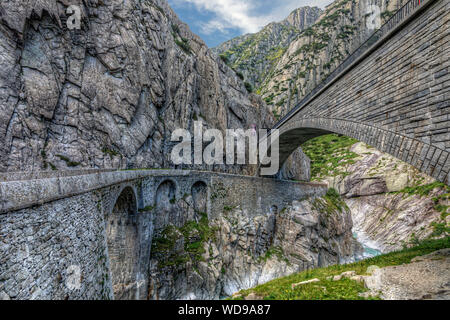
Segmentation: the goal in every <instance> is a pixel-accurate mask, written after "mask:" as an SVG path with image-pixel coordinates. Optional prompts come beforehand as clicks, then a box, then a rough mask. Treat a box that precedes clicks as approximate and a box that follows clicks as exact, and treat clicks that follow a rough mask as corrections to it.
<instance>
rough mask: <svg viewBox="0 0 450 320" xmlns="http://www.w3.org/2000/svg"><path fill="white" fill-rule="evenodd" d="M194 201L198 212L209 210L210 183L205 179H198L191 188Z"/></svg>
mask: <svg viewBox="0 0 450 320" xmlns="http://www.w3.org/2000/svg"><path fill="white" fill-rule="evenodd" d="M191 194H192V201H193V205H194V209H195V211H196V212H197V213H203V214H204V213H207V212H208V185H207V184H206V182H204V181H197V182H195V183H194V184H193V185H192V188H191Z"/></svg>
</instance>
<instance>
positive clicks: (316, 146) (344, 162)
mask: <svg viewBox="0 0 450 320" xmlns="http://www.w3.org/2000/svg"><path fill="white" fill-rule="evenodd" d="M357 142H358V140H356V139H353V138H349V137H346V136H340V135H337V134H329V135H324V136H320V137H317V138H315V139H311V140H309V141H307V142H306V143H304V144H303V145H302V149H303V151H304V152H305V154H306V155H307V156H308V157H309V158H310V159H311V180H313V181H321V180H323V179H325V178H326V177H337V176H342V177H346V176H348V175H350V174H352V172H351V170H349V167H350V166H351V165H352V164H355V162H356V161H357V158H358V157H359V155H358V154H356V153H355V152H353V151H351V150H350V149H351V147H352V146H353V145H354V144H355V143H357ZM369 148H371V147H369ZM372 149H373V148H372ZM383 159H384V158H383ZM399 162H400V160H399ZM372 170H375V172H376V168H375V167H374V168H372V169H371V170H370V172H372ZM393 173H394V174H395V172H393ZM422 180H423V179H421V178H420V177H419V176H417V179H416V178H415V179H414V182H412V185H411V186H409V187H406V188H404V189H403V190H401V191H398V192H393V193H397V194H403V197H404V198H407V197H411V196H419V197H431V195H430V193H431V192H432V191H433V190H435V189H440V190H442V192H441V194H440V195H438V196H436V197H433V198H432V200H433V202H434V209H435V210H436V211H438V212H440V213H441V220H440V221H438V222H434V223H433V224H432V226H433V228H434V230H435V231H434V234H433V236H442V235H444V234H445V235H449V234H450V226H449V225H448V224H447V222H446V218H447V216H448V215H450V205H449V200H450V187H449V186H447V185H445V184H444V183H441V182H437V181H436V182H432V183H428V184H424V182H423V181H422Z"/></svg>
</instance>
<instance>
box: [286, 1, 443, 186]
mask: <svg viewBox="0 0 450 320" xmlns="http://www.w3.org/2000/svg"><path fill="white" fill-rule="evenodd" d="M424 3H425V2H424ZM426 3H427V5H429V6H428V7H427V8H426V9H425V10H424V11H423V12H421V13H420V14H418V15H417V16H415V17H414V18H413V19H411V21H409V22H408V23H406V24H404V25H401V26H400V27H399V29H398V30H396V33H394V34H393V35H392V36H391V37H390V38H388V39H383V40H382V44H381V45H380V46H379V47H378V48H377V49H376V50H374V51H373V52H372V53H371V54H369V55H368V56H367V57H365V58H364V59H363V60H361V61H359V63H357V64H356V65H355V66H354V67H353V68H352V69H350V70H349V71H346V72H345V73H344V74H342V75H341V77H340V78H339V79H338V80H336V82H334V83H333V84H332V85H330V86H329V87H328V88H326V89H325V90H324V91H323V92H321V93H320V94H319V95H317V96H316V97H315V98H314V99H313V100H310V101H309V102H308V103H307V104H306V105H304V106H303V107H302V108H300V109H299V111H298V112H296V113H295V114H294V115H293V116H292V117H290V118H289V120H287V121H285V122H283V123H282V124H281V125H280V126H279V129H280V134H281V137H280V149H281V162H283V161H285V160H286V159H287V157H288V156H289V155H290V154H291V153H292V152H293V151H294V150H295V148H297V147H298V146H299V145H300V144H301V143H302V142H304V141H306V140H308V139H311V138H314V137H316V136H318V135H322V134H327V133H330V132H335V133H339V134H344V135H347V136H350V137H353V138H356V139H358V140H360V141H363V142H365V143H367V144H369V145H372V146H374V147H376V148H377V149H379V150H380V151H383V152H386V153H389V154H391V155H392V156H394V157H396V158H398V159H401V160H403V161H405V162H407V163H409V164H411V165H413V166H414V167H416V168H417V169H419V170H420V171H421V172H424V173H426V174H428V175H430V176H432V177H434V178H436V179H437V180H439V181H441V182H445V183H447V184H450V175H449V172H450V171H449V170H450V157H449V154H450V108H449V101H450V100H449V98H450V96H449V92H450V91H449V89H450V73H449V67H450V62H449V59H448V57H449V56H450V46H449V43H450V42H449V40H450V38H449V30H448V21H449V18H450V10H449V9H450V7H449V5H450V4H449V3H448V1H444V0H435V1H431V0H430V1H426Z"/></svg>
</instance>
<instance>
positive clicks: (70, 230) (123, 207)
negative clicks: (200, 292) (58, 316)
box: [0, 170, 327, 300]
mask: <svg viewBox="0 0 450 320" xmlns="http://www.w3.org/2000/svg"><path fill="white" fill-rule="evenodd" d="M42 176H43V177H45V178H42V179H34V180H20V179H19V180H16V178H17V177H16V175H15V174H12V176H11V177H9V178H8V177H7V175H6V176H5V177H4V178H5V179H4V180H6V181H3V182H0V203H1V207H0V208H1V211H0V298H2V299H71V300H72V299H114V298H115V299H146V298H147V292H148V281H149V277H150V275H149V274H148V272H149V271H148V270H149V268H148V267H149V265H148V264H149V260H150V254H151V244H152V237H153V225H154V224H153V222H154V219H155V218H164V217H159V216H158V210H157V208H158V207H159V203H160V202H161V201H166V200H168V201H170V202H172V201H173V202H176V201H180V200H182V199H184V198H186V197H188V196H192V197H193V199H194V202H195V206H196V208H197V209H198V210H203V208H204V209H206V211H207V212H206V213H207V214H208V216H209V217H210V218H211V219H214V218H217V217H219V216H220V215H221V214H222V213H223V212H224V210H225V211H226V210H228V208H241V209H242V210H243V211H244V212H245V213H246V214H247V215H249V216H252V215H253V216H256V215H263V214H265V213H267V212H271V211H273V210H282V209H283V208H285V207H286V206H288V205H289V204H290V203H292V201H294V200H301V199H305V198H309V197H316V196H322V195H324V194H325V193H326V190H327V188H326V186H324V185H321V184H310V183H296V182H289V181H279V180H275V179H262V178H254V177H247V176H236V175H227V174H218V173H210V172H198V171H182V170H136V171H104V172H95V173H89V172H87V173H86V174H84V175H76V176H73V175H70V174H64V173H60V172H54V173H46V174H43V175H42ZM10 180H14V181H10ZM203 185H204V186H206V189H205V190H206V191H205V192H206V193H205V194H206V199H201V197H202V196H201V194H202V186H203ZM166 186H167V188H166ZM199 194H200V196H199ZM155 208H156V209H155Z"/></svg>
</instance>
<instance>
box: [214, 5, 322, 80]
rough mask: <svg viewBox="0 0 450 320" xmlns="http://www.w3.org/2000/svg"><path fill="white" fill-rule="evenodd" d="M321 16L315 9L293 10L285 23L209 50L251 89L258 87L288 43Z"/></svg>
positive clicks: (278, 23)
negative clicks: (248, 84) (250, 86)
mask: <svg viewBox="0 0 450 320" xmlns="http://www.w3.org/2000/svg"><path fill="white" fill-rule="evenodd" d="M321 14H322V10H321V9H319V8H317V7H312V8H311V7H302V8H299V9H296V10H294V11H293V12H292V13H291V14H290V15H289V17H287V18H286V19H285V20H283V21H281V22H273V23H271V24H269V25H267V26H266V27H264V28H263V29H262V30H261V31H259V32H258V33H255V34H246V35H243V36H240V37H237V38H234V39H231V40H229V41H227V42H224V43H223V44H221V45H219V46H218V47H216V48H214V49H213V51H214V52H215V53H216V54H217V55H221V57H222V58H223V59H224V60H225V61H226V62H227V63H228V64H229V65H230V66H231V67H232V68H234V69H235V70H236V71H238V72H239V73H241V74H242V76H243V77H244V78H245V80H246V81H247V82H249V83H250V84H251V85H252V86H253V87H256V88H259V86H260V85H261V84H262V82H263V80H264V79H265V78H266V77H267V75H268V74H269V73H270V71H271V70H272V69H273V68H274V67H275V63H276V62H277V61H278V59H279V58H280V56H281V55H282V54H283V53H284V52H285V50H286V48H287V47H288V46H289V44H290V43H291V42H292V41H293V40H294V39H295V38H296V37H297V36H298V35H299V34H300V33H301V32H302V31H303V30H305V29H306V28H308V27H310V26H311V25H313V24H314V23H315V22H316V20H317V18H318V17H319V16H320V15H321Z"/></svg>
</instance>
